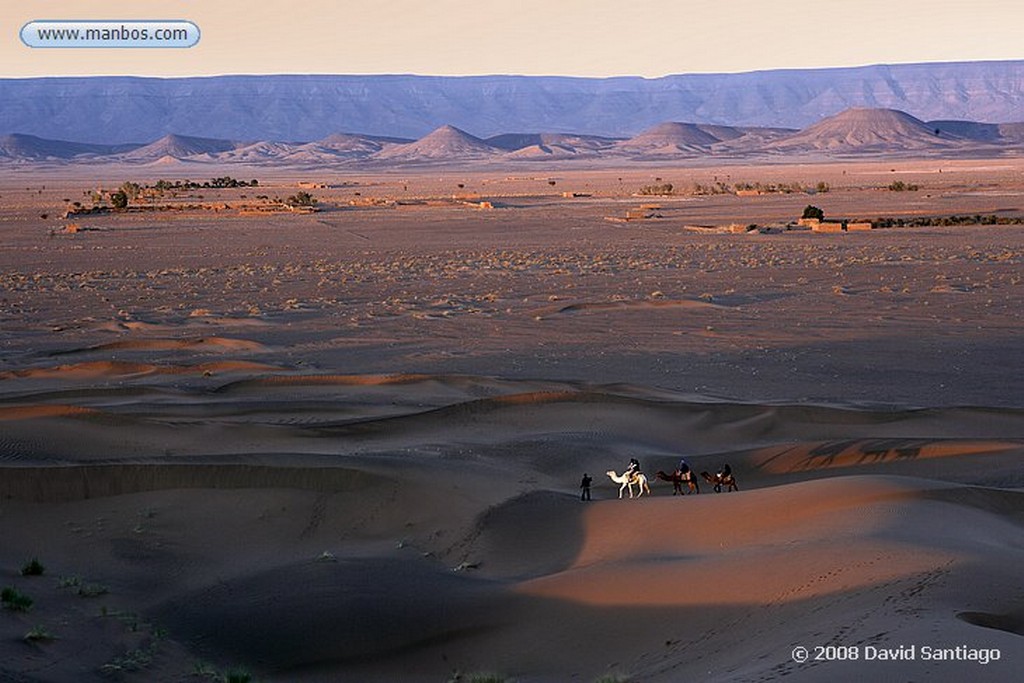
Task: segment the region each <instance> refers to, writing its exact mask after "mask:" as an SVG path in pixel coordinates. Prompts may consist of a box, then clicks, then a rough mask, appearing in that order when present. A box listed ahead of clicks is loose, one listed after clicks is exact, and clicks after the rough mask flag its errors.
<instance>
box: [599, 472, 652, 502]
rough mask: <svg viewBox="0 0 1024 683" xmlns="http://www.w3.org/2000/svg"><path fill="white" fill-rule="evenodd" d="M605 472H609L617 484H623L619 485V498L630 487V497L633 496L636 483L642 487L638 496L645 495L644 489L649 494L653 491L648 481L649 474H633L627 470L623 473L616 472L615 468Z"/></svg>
mask: <svg viewBox="0 0 1024 683" xmlns="http://www.w3.org/2000/svg"><path fill="white" fill-rule="evenodd" d="M605 474H607V475H608V476H609V477H610V478H611V480H612V481H614V482H615V483H616V484H622V486H620V487H619V498H622V492H623V491H625V490H626V489H627V488H628V489H629V497H630V498H632V497H633V485H634V484H636V485H637V486H639V487H640V493H638V494H637V496H636V497H637V498H639V497H640V496H642V495H644V491H646V492H647V493H648V494H650V493H651V487H650V486H649V485H648V483H647V476H646V475H644V474H643V473H641V472H635V473H633V474H632V475H627V474H626V473H625V472H623V473H622V474H616V472H615V470H608V471H607V472H605Z"/></svg>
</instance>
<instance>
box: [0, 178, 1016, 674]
mask: <svg viewBox="0 0 1024 683" xmlns="http://www.w3.org/2000/svg"><path fill="white" fill-rule="evenodd" d="M197 168H198V169H199V170H198V171H197ZM201 174H202V175H204V176H209V177H213V176H215V175H218V174H217V173H216V172H215V171H209V170H207V169H206V168H205V167H202V166H196V165H185V164H182V165H181V166H180V168H179V167H176V166H174V165H173V164H171V165H156V166H139V167H118V168H111V167H97V168H96V169H93V170H91V171H90V170H85V169H81V168H79V169H67V168H59V167H55V168H52V169H49V170H47V169H40V168H38V167H33V168H28V169H8V170H6V171H4V173H3V174H2V176H0V240H2V242H0V243H2V249H0V538H2V543H0V584H2V586H3V587H4V588H6V589H9V590H8V591H6V593H5V596H6V597H5V600H4V601H5V605H4V606H5V609H3V610H2V611H0V680H2V681H5V682H7V681H10V682H15V683H22V682H29V681H31V682H36V681H106V680H123V681H194V680H224V679H225V677H226V676H228V675H229V674H234V676H235V677H234V678H233V679H230V680H245V679H246V678H247V677H251V679H252V680H259V681H298V682H307V681H308V682H313V681H359V682H362V681H369V682H375V681H402V682H404V681H409V682H420V681H422V682H428V681H429V682H436V683H443V682H444V681H452V680H458V681H473V680H477V681H479V680H484V678H483V676H482V674H483V672H491V673H493V674H494V677H493V678H491V679H486V680H507V681H519V682H521V683H541V682H543V683H549V682H550V683H555V682H566V681H584V682H594V681H605V682H611V681H618V682H620V683H621V682H624V681H638V682H639V681H644V682H647V681H650V682H675V681H695V680H700V681H720V682H726V681H730V682H731V681H748V682H755V681H781V680H785V681H823V680H828V681H862V680H893V681H895V680H900V681H963V680H972V681H1012V680H1019V678H1018V677H1019V675H1020V670H1021V668H1022V666H1024V640H1022V635H1024V588H1022V584H1021V570H1020V567H1021V566H1022V562H1024V528H1022V525H1024V490H1022V487H1024V461H1022V456H1024V412H1022V409H1024V383H1022V363H1021V360H1022V346H1024V345H1022V342H1021V339H1022V336H1021V335H1022V331H1024V319H1022V311H1024V306H1022V303H1024V297H1022V283H1021V278H1022V276H1024V270H1022V266H1024V226H1021V225H1019V224H1017V225H1015V224H1012V219H1014V218H1020V217H1021V216H1024V162H1022V161H1021V160H1013V159H1006V160H1004V159H996V160H992V159H988V160H981V161H972V160H966V159H963V160H955V161H943V160H937V159H928V160H918V161H913V160H898V161H881V162H852V161H851V162H849V163H816V164H804V165H798V164H784V163H776V164H772V165H762V166H728V167H718V168H711V167H691V168H643V169H637V168H631V169H627V170H622V171H614V170H574V169H573V168H572V167H569V168H565V169H561V170H556V171H543V172H541V171H537V170H536V169H535V168H533V167H530V166H528V165H524V166H516V167H514V168H511V169H482V170H481V169H476V170H474V169H469V170H464V171H460V170H452V169H441V168H434V169H430V168H426V169H421V170H419V171H401V172H399V171H394V172H390V173H383V172H382V173H380V174H378V175H376V176H369V175H367V176H356V175H346V176H342V175H336V174H331V173H326V172H298V171H296V172H293V173H290V174H289V173H286V172H284V171H280V170H278V171H274V172H273V173H270V172H267V171H265V170H259V169H251V173H247V174H246V176H245V177H247V178H248V177H256V178H259V179H260V188H259V189H258V190H257V189H254V188H244V189H242V188H238V189H230V190H227V189H224V190H200V191H195V192H193V193H192V195H191V198H179V199H178V200H176V201H179V203H183V204H187V203H190V202H191V203H193V204H194V207H193V208H192V209H182V210H171V211H134V212H132V211H129V212H126V213H110V214H100V215H92V216H82V217H76V218H69V219H64V218H61V215H62V214H63V212H64V210H65V208H66V206H67V204H68V202H70V201H87V200H85V199H84V196H85V195H87V194H88V193H89V191H90V190H92V189H94V188H96V187H97V186H103V187H107V188H112V187H116V186H117V185H118V184H120V183H121V182H122V181H125V180H133V181H136V182H140V183H152V182H155V180H157V179H158V178H169V179H175V178H179V179H180V178H187V177H191V178H193V179H195V178H196V177H197V176H199V175H201ZM896 180H899V181H903V182H904V183H906V184H908V185H917V186H918V189H917V190H916V191H904V192H897V191H892V190H889V189H887V187H888V186H889V185H890V184H891V183H893V182H894V181H896ZM298 181H310V182H314V183H323V184H325V185H327V187H316V188H314V189H310V190H309V192H310V193H311V194H313V195H314V196H315V197H316V198H317V199H318V201H319V207H320V208H321V209H322V210H321V211H319V212H317V213H308V214H304V213H287V212H278V213H266V214H257V213H254V212H242V211H239V210H238V208H237V207H238V205H239V204H240V203H243V202H244V201H248V200H249V199H251V198H252V197H253V196H254V195H256V194H257V193H260V194H266V195H268V196H271V197H273V196H281V197H284V196H287V195H290V194H293V193H295V192H296V191H297V190H298V189H299V186H298V185H297V183H298ZM719 182H722V183H725V184H729V185H736V184H738V183H751V184H753V183H762V184H772V183H787V184H792V183H800V184H801V185H802V186H805V187H812V188H813V187H817V186H818V185H817V184H818V183H825V184H826V185H827V186H828V192H819V193H816V194H808V193H806V192H796V193H789V194H776V193H773V194H765V195H755V196H742V197H741V196H736V195H735V194H722V195H695V194H692V193H691V192H690V191H689V189H690V188H692V187H693V186H694V185H695V184H701V185H705V186H710V185H714V184H715V183H719ZM655 183H672V184H673V185H674V187H675V188H676V192H675V193H674V194H673V195H671V196H668V197H638V196H634V193H635V192H636V191H637V190H638V189H639V188H640V187H642V186H644V185H648V184H655ZM563 193H568V194H569V195H570V196H563ZM243 194H246V195H248V196H247V197H245V198H243V197H242V195H243ZM199 195H203V196H202V197H201V198H200V197H199ZM573 195H575V196H573ZM481 202H487V204H484V205H483V206H484V207H488V206H489V207H491V208H481V204H480V203H481ZM200 204H202V206H201V207H200V208H195V206H199V205H200ZM808 204H813V205H815V206H818V207H820V208H822V209H823V210H824V211H825V213H826V217H827V218H829V217H835V218H847V219H850V220H851V221H857V220H863V219H875V218H878V217H893V218H904V219H908V218H914V217H917V218H920V217H924V216H931V217H941V216H953V215H958V216H959V215H972V216H973V215H983V216H992V215H994V216H997V217H999V218H1002V219H1006V221H1004V222H1008V223H1010V224H1002V225H956V226H933V227H913V228H890V229H879V230H872V231H864V232H853V231H850V232H839V233H829V234H819V233H812V232H811V231H809V230H795V229H791V230H786V229H783V228H782V227H781V226H783V225H784V224H786V223H788V222H790V221H795V219H796V218H798V217H799V216H800V213H801V212H802V210H803V208H804V207H805V206H806V205H808ZM641 207H644V208H641ZM43 214H46V217H45V218H44V217H43ZM627 215H633V216H636V215H647V216H650V217H649V218H646V219H642V220H631V221H622V220H606V219H607V218H613V219H621V218H624V217H625V216H627ZM71 224H74V225H75V226H76V227H74V228H72V229H71V230H69V229H68V228H67V226H68V225H71ZM732 224H737V225H741V226H743V225H749V224H754V225H759V226H761V228H762V229H761V230H757V229H755V230H751V231H749V232H747V231H742V232H737V233H733V232H729V230H728V226H730V225H732ZM766 226H775V227H774V228H772V229H765V228H766ZM634 457H635V458H637V459H638V460H639V461H640V463H641V466H642V469H643V471H644V472H645V473H646V474H647V475H648V476H649V477H650V478H651V493H650V495H646V494H645V495H644V496H642V497H640V498H639V499H633V500H630V499H629V498H628V497H626V498H624V499H622V500H620V499H619V489H618V485H616V484H613V482H612V481H611V480H610V479H609V477H607V476H606V474H605V472H606V471H608V470H615V471H618V472H621V471H622V470H623V469H624V467H625V465H626V463H627V462H628V461H629V459H630V458H634ZM684 457H685V458H686V459H687V461H688V462H689V464H690V466H691V467H692V469H693V470H694V471H696V472H701V471H708V472H712V473H713V472H717V471H718V469H719V468H720V467H722V466H723V465H724V464H726V463H728V464H729V465H730V466H731V468H732V471H733V472H734V474H735V477H736V480H737V483H738V487H739V490H738V491H733V492H722V493H715V492H714V491H713V490H712V488H711V487H710V486H709V485H708V484H707V483H706V482H704V481H701V482H700V493H699V495H695V494H688V495H684V496H673V495H672V486H671V485H670V484H668V483H666V482H664V481H659V480H657V479H656V478H655V477H654V476H653V475H654V474H655V473H656V472H657V471H658V470H663V471H665V472H672V471H673V470H674V469H675V467H676V465H677V463H678V462H679V460H680V458H684ZM584 473H588V474H589V475H590V476H591V477H592V478H593V480H594V486H593V500H592V501H590V502H583V501H581V500H580V495H581V491H580V488H579V484H580V481H581V477H582V476H583V475H584ZM33 559H36V560H38V563H39V564H40V565H41V566H40V567H36V570H37V573H38V571H39V570H42V574H41V575H34V574H33V573H32V571H28V573H27V575H25V574H23V570H31V569H32V567H31V566H30V563H31V561H32V560H33ZM26 600H31V605H30V606H29V605H27V604H26ZM800 648H805V649H800ZM805 654H806V657H805V656H804V655H805ZM804 660H806V661H804Z"/></svg>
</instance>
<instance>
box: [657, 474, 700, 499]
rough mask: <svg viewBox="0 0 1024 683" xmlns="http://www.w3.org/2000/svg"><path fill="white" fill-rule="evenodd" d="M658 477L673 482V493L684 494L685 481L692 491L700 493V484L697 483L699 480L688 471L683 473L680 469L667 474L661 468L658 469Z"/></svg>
mask: <svg viewBox="0 0 1024 683" xmlns="http://www.w3.org/2000/svg"><path fill="white" fill-rule="evenodd" d="M654 476H656V477H657V478H658V479H661V480H662V481H668V482H671V483H672V495H673V496H674V495H676V494H678V495H680V496H681V495H683V483H684V482H685V483H686V484H687V486H688V487H689V489H690V493H700V486H698V485H697V480H696V479H694V478H693V474H692V473H690V472H687V473H686V474H683V473H682V472H680V471H679V470H676V471H675V472H673V473H672V474H665V473H664V472H662V471H661V470H658V472H657V474H655V475H654Z"/></svg>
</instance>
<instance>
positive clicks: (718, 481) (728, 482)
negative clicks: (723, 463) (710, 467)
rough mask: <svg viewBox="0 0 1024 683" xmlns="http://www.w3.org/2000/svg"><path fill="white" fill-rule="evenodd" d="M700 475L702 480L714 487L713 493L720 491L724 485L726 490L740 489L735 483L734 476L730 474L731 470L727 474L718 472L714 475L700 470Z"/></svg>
mask: <svg viewBox="0 0 1024 683" xmlns="http://www.w3.org/2000/svg"><path fill="white" fill-rule="evenodd" d="M700 476H702V477H704V480H705V481H706V482H707V483H709V484H711V485H712V486H713V487H714V489H715V493H721V492H722V487H723V486H725V487H726V491H727V492H728V491H739V490H740V487H739V486H737V485H736V477H734V476H732V472H730V473H729V474H722V473H721V472H719V473H718V474H715V475H711V474H708V473H707V472H701V473H700Z"/></svg>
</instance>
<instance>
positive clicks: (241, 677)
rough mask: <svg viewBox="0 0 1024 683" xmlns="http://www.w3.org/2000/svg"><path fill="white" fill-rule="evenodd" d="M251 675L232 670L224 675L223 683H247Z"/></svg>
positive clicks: (242, 671)
mask: <svg viewBox="0 0 1024 683" xmlns="http://www.w3.org/2000/svg"><path fill="white" fill-rule="evenodd" d="M251 680H252V674H250V673H249V672H248V671H246V670H244V669H232V670H231V671H229V672H227V673H226V674H224V683H249V682H250V681H251Z"/></svg>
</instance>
